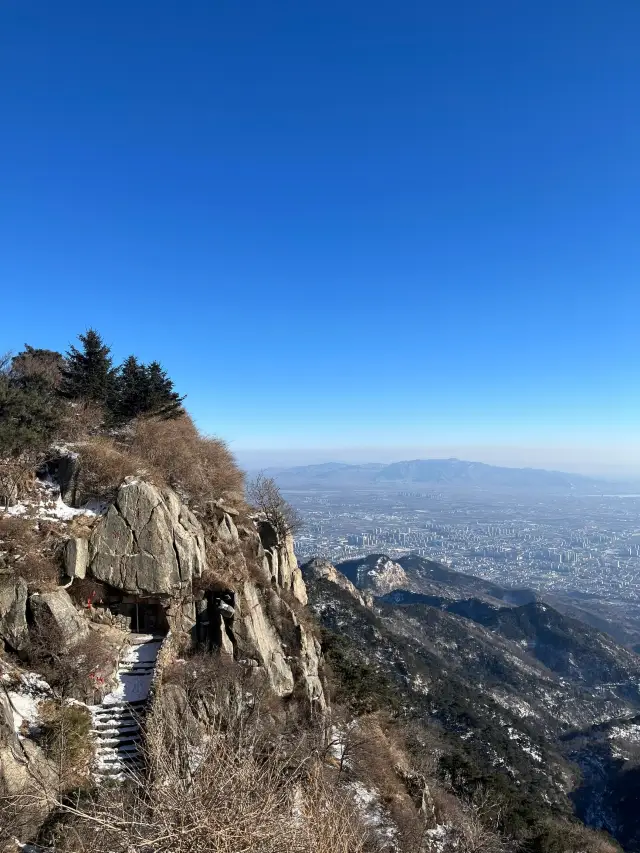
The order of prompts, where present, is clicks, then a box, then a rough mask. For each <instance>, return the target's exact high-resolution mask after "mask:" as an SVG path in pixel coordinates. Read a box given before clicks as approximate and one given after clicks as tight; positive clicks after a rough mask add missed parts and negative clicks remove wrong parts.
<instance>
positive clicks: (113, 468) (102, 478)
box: [78, 436, 140, 501]
mask: <svg viewBox="0 0 640 853" xmlns="http://www.w3.org/2000/svg"><path fill="white" fill-rule="evenodd" d="M79 452H80V474H79V477H78V494H79V495H80V496H81V500H82V501H87V500H99V501H110V500H113V498H114V497H115V495H116V493H117V491H118V488H119V487H120V486H121V485H122V483H123V481H124V479H125V477H129V476H132V475H133V474H135V473H136V472H137V471H138V469H139V467H140V463H139V461H138V460H137V459H136V458H135V457H134V456H133V455H132V454H130V453H128V452H126V451H125V450H123V449H121V448H119V447H118V446H117V445H116V444H115V442H114V441H113V439H110V438H107V437H106V436H102V437H95V438H91V439H89V440H88V441H85V442H83V443H82V445H81V446H80V447H79Z"/></svg>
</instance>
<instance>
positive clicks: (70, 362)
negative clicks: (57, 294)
mask: <svg viewBox="0 0 640 853" xmlns="http://www.w3.org/2000/svg"><path fill="white" fill-rule="evenodd" d="M78 338H79V340H80V342H81V343H82V350H79V349H77V348H76V347H74V346H71V348H70V349H69V352H68V353H67V358H66V363H65V366H64V368H63V370H62V386H61V393H62V395H63V396H64V397H67V398H68V399H70V400H92V401H94V402H96V403H102V404H103V405H105V406H107V407H109V406H111V405H112V404H113V395H114V389H115V371H114V369H113V362H112V359H111V356H110V352H111V350H110V349H109V347H108V346H106V345H105V343H104V341H103V340H102V338H101V337H100V335H99V334H98V333H97V332H96V331H95V329H89V330H88V331H87V333H86V334H84V335H79V336H78Z"/></svg>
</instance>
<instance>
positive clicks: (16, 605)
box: [0, 572, 29, 652]
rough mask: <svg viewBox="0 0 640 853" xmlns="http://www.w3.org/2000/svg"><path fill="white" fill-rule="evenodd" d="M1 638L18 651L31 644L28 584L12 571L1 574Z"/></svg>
mask: <svg viewBox="0 0 640 853" xmlns="http://www.w3.org/2000/svg"><path fill="white" fill-rule="evenodd" d="M0 640H4V642H5V643H7V644H8V645H9V646H10V647H11V648H12V649H13V650H14V651H16V652H19V651H22V649H24V648H26V647H27V646H28V644H29V629H28V627H27V584H26V582H25V581H24V580H23V579H22V578H20V577H17V576H16V575H14V574H13V573H10V572H4V573H2V574H0ZM0 645H1V644H0Z"/></svg>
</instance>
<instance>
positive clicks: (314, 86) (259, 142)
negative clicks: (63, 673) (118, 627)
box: [0, 0, 640, 468]
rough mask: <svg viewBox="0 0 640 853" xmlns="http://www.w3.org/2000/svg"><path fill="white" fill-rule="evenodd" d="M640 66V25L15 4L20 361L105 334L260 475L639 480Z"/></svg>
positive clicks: (552, 13) (8, 28) (2, 141)
mask: <svg viewBox="0 0 640 853" xmlns="http://www.w3.org/2000/svg"><path fill="white" fill-rule="evenodd" d="M638 44H640V3H638V2H637V0H609V2H606V3H605V2H603V0H575V2H574V0H537V2H535V3H526V2H520V0H485V2H482V3H479V2H477V0H457V2H456V0H453V2H446V3H445V2H437V3H436V2H428V0H423V2H417V0H415V2H404V0H394V2H381V0H370V2H367V3H364V2H360V0H351V2H344V0H342V2H339V3H338V2H334V0H323V2H319V0H305V2H303V3H301V2H297V1H296V2H279V0H273V2H269V3H267V2H255V0H247V2H242V3H240V2H237V0H235V1H234V2H232V0H220V2H215V3H210V2H205V0H200V2H192V0H181V2H179V3H178V2H167V0H156V2H154V3H150V2H147V0H144V2H143V0H126V2H124V0H109V2H105V0H92V2H91V3H86V2H83V3H81V2H75V0H73V2H71V0H59V2H57V3H46V2H42V0H41V2H33V1H32V0H5V2H4V3H3V4H2V7H1V8H0V116H1V117H2V119H1V121H2V130H1V132H0V293H1V304H0V350H6V349H13V350H16V349H19V348H20V347H21V346H22V345H23V343H25V342H28V343H31V344H34V345H40V346H48V347H52V348H58V349H65V348H66V347H67V345H68V343H69V342H70V341H71V340H72V339H73V337H74V336H75V334H77V332H78V331H81V330H83V329H84V328H86V327H87V326H89V325H93V326H96V327H97V328H98V329H99V330H100V331H101V332H102V334H103V335H104V337H105V338H106V340H107V341H108V342H109V343H110V344H111V345H112V347H113V351H114V354H115V356H116V358H118V359H120V358H123V357H124V356H126V355H127V354H128V353H129V352H135V353H136V354H138V355H139V356H140V357H141V358H143V359H151V358H159V359H160V360H161V361H162V362H163V364H164V365H165V367H166V368H167V370H168V371H169V373H170V374H171V375H172V377H173V378H174V379H175V381H176V384H177V386H178V388H179V389H180V391H181V392H183V393H187V394H188V403H189V407H190V409H191V410H192V411H193V413H194V415H195V417H196V419H197V421H198V423H199V424H200V426H201V427H202V428H203V429H205V430H207V431H210V432H213V433H216V434H219V435H222V436H223V437H224V438H226V439H227V440H229V442H230V443H231V446H232V447H233V448H234V449H235V450H237V452H238V453H239V454H240V456H241V457H242V454H246V453H247V452H248V451H249V450H251V449H272V450H273V451H275V452H277V453H278V454H283V453H284V452H285V451H295V452H296V454H297V455H296V460H297V461H299V459H300V458H301V457H300V452H301V450H302V449H308V448H314V449H315V450H314V452H313V453H312V454H311V453H310V454H309V458H311V456H313V461H317V458H318V456H323V455H324V456H326V458H331V457H332V456H334V455H335V454H336V453H337V452H338V450H339V455H341V456H342V457H343V458H346V457H347V456H349V454H350V453H353V454H354V455H357V454H358V453H362V452H363V450H362V449H363V448H364V449H366V452H367V453H368V452H369V451H368V448H371V449H372V450H371V452H372V453H373V452H374V450H375V451H376V452H378V453H379V454H382V453H385V452H386V453H387V454H388V455H391V456H396V457H401V456H403V455H404V452H403V451H404V449H407V450H408V449H409V448H412V449H416V448H418V449H419V448H429V449H434V448H445V447H446V448H451V447H455V448H457V449H459V450H460V453H461V455H465V448H469V449H471V448H481V447H490V448H493V450H492V451H491V453H492V454H494V455H495V452H498V457H497V458H496V459H495V461H500V459H501V458H504V459H505V461H506V460H507V457H508V460H509V461H510V462H513V464H518V462H521V461H525V462H526V461H527V459H528V458H529V457H528V456H527V454H529V453H530V451H531V449H534V451H535V452H534V451H532V452H533V456H535V459H536V463H540V464H543V463H545V460H546V464H552V463H553V464H554V465H556V466H557V467H561V465H560V464H559V463H561V462H562V458H563V457H562V453H563V452H564V451H563V449H564V450H565V451H566V455H567V458H568V457H571V458H572V459H573V457H576V459H577V458H578V457H580V459H582V461H580V460H578V461H575V459H574V461H571V459H569V462H571V464H572V465H573V466H574V467H576V466H578V467H581V466H582V467H583V468H584V467H587V468H588V467H589V466H590V465H591V466H592V467H593V465H596V464H597V465H608V464H611V465H624V464H626V462H628V463H629V464H630V465H637V466H638V467H640V438H639V434H638V433H639V430H638V428H639V425H640V383H639V382H638V374H639V367H640V365H639V359H638V309H639V308H640V289H639V287H638V284H639V281H638V279H639V270H640V233H639V231H640V112H639V111H638V103H640V51H639V50H638ZM358 448H359V449H360V450H358ZM500 448H504V449H505V451H504V454H503V457H500V452H499V449H500ZM518 448H522V449H523V450H522V454H521V456H519V455H518V453H519V451H518V450H517V449H518ZM526 448H529V450H525V449H526ZM540 448H542V449H543V450H544V448H547V449H548V451H549V455H548V458H547V457H544V453H543V455H542V457H540V456H539V453H538V451H539V449H540ZM579 448H583V449H584V454H583V457H581V456H580V453H581V452H582V451H579ZM496 449H498V450H497V451H496ZM577 449H578V450H577ZM305 452H306V451H305ZM514 453H515V456H514ZM536 454H538V455H536ZM576 454H577V456H576ZM480 455H482V454H480ZM490 455H491V454H490ZM302 456H304V453H303V454H302ZM485 457H486V454H485ZM552 457H553V460H552ZM532 458H533V457H532Z"/></svg>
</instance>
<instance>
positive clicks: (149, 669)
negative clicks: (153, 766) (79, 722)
mask: <svg viewBox="0 0 640 853" xmlns="http://www.w3.org/2000/svg"><path fill="white" fill-rule="evenodd" d="M162 640H163V637H154V636H152V635H150V634H132V635H131V638H130V641H129V642H130V649H129V651H128V652H127V654H126V655H125V656H124V658H123V659H122V661H121V663H120V666H119V667H118V686H117V688H116V689H115V690H114V691H113V692H112V693H109V694H108V695H107V696H105V697H104V699H103V700H102V702H101V703H100V705H95V706H94V707H93V708H91V715H92V717H93V734H94V737H95V738H96V769H95V772H96V776H98V778H103V779H123V778H124V777H125V776H126V774H127V773H131V772H135V771H139V770H141V769H142V767H143V763H144V762H143V758H142V755H141V754H140V741H141V737H142V735H141V730H140V724H141V721H142V718H143V716H144V712H145V710H146V706H147V700H148V698H149V690H150V688H151V683H152V681H153V675H154V672H155V666H156V660H157V657H158V652H159V650H160V647H161V645H162Z"/></svg>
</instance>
